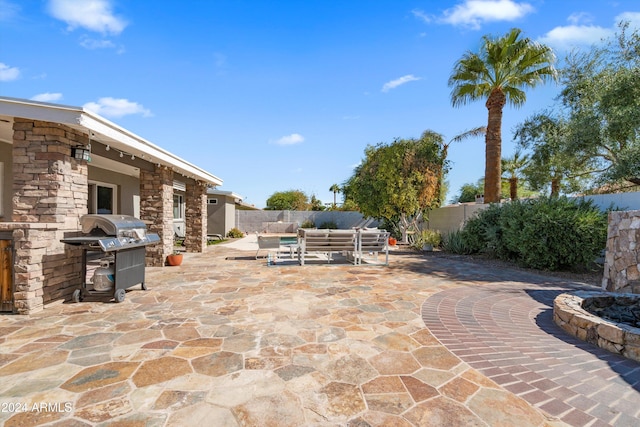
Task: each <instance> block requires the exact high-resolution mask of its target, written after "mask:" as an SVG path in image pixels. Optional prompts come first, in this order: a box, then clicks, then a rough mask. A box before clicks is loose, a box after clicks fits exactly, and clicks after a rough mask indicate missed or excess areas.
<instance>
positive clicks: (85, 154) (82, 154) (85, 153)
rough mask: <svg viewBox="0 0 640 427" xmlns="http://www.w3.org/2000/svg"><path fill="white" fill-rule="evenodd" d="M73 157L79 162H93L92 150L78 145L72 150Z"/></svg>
mask: <svg viewBox="0 0 640 427" xmlns="http://www.w3.org/2000/svg"><path fill="white" fill-rule="evenodd" d="M71 157H73V158H74V159H78V160H86V161H87V162H89V161H91V149H89V148H86V147H83V146H81V145H78V146H77V147H72V148H71Z"/></svg>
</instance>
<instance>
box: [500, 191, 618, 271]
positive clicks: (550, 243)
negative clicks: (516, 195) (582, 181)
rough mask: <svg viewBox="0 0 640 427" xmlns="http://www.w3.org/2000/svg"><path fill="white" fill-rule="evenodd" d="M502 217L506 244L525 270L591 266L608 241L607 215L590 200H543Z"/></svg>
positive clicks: (510, 211) (513, 210)
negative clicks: (528, 268)
mask: <svg viewBox="0 0 640 427" xmlns="http://www.w3.org/2000/svg"><path fill="white" fill-rule="evenodd" d="M513 204H515V205H519V206H517V207H516V208H512V209H510V210H509V211H508V214H507V215H503V217H502V221H501V222H502V228H503V242H504V246H505V247H507V248H508V250H509V251H511V253H513V254H516V256H515V260H516V261H517V262H518V263H520V264H522V265H524V266H526V267H532V268H538V269H545V270H562V269H570V268H575V267H580V266H588V265H590V264H592V263H593V262H594V260H595V259H596V258H597V256H598V255H599V254H600V252H601V251H602V249H604V247H605V246H606V241H607V215H606V214H605V213H603V212H601V211H600V210H599V209H598V208H597V207H596V206H595V205H594V204H593V202H591V201H590V200H588V201H585V200H573V199H568V198H566V197H560V198H542V199H536V200H532V201H523V202H517V203H513Z"/></svg>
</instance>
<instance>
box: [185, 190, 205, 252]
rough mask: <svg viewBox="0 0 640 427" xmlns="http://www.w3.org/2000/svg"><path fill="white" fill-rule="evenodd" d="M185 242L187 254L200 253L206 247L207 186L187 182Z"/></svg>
mask: <svg viewBox="0 0 640 427" xmlns="http://www.w3.org/2000/svg"><path fill="white" fill-rule="evenodd" d="M185 205H186V213H185V216H186V218H185V220H186V221H185V222H186V230H185V240H184V245H185V247H186V248H187V252H202V251H204V248H205V247H206V246H207V186H206V184H204V183H201V182H199V181H194V182H187V188H186V197H185Z"/></svg>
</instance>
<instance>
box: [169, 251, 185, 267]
mask: <svg viewBox="0 0 640 427" xmlns="http://www.w3.org/2000/svg"><path fill="white" fill-rule="evenodd" d="M167 264H169V265H173V266H178V265H180V264H182V252H178V251H173V253H172V254H171V255H167Z"/></svg>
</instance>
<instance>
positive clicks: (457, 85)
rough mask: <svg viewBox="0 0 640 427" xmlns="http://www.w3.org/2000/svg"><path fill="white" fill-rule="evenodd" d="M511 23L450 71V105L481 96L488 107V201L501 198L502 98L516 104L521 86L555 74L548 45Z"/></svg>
mask: <svg viewBox="0 0 640 427" xmlns="http://www.w3.org/2000/svg"><path fill="white" fill-rule="evenodd" d="M521 32H522V31H521V30H519V29H517V28H514V29H512V30H511V31H509V32H508V33H507V34H505V35H504V36H502V37H499V38H491V37H489V36H484V37H483V38H482V44H481V47H480V51H479V52H478V53H473V52H467V53H465V54H464V55H463V56H462V58H461V59H459V60H458V61H457V62H456V64H455V65H454V69H453V72H452V74H451V76H450V77H449V86H452V87H453V90H452V92H451V103H452V104H453V106H454V107H458V106H460V105H465V104H467V103H468V102H471V101H476V100H480V99H485V100H486V102H485V106H486V107H487V110H488V121H487V131H486V136H485V141H486V152H485V189H484V197H485V201H486V202H488V203H493V202H499V201H500V186H501V179H500V177H501V175H502V173H501V164H500V162H501V151H502V110H503V108H504V106H505V104H506V103H509V104H510V105H512V106H514V107H519V106H522V105H523V104H524V102H525V101H526V95H525V92H524V90H523V89H525V88H533V87H535V86H537V85H538V84H540V83H542V82H544V81H545V80H549V79H555V78H556V74H557V73H556V69H555V68H554V66H553V63H554V62H555V55H554V54H553V51H552V50H551V48H549V47H547V46H545V45H542V44H539V43H536V42H534V41H532V40H531V39H529V38H521V37H520V35H521Z"/></svg>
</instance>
